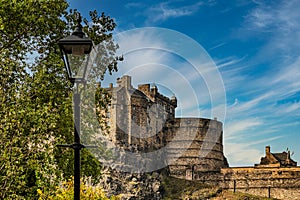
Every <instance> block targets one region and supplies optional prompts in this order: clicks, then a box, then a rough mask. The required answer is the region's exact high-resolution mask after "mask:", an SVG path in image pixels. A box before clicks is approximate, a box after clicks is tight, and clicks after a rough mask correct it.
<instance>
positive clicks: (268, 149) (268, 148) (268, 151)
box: [266, 146, 271, 157]
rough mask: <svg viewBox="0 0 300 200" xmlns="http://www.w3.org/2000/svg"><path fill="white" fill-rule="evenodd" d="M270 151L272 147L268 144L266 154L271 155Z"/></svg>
mask: <svg viewBox="0 0 300 200" xmlns="http://www.w3.org/2000/svg"><path fill="white" fill-rule="evenodd" d="M270 153H271V147H270V146H266V156H267V157H269V155H270Z"/></svg>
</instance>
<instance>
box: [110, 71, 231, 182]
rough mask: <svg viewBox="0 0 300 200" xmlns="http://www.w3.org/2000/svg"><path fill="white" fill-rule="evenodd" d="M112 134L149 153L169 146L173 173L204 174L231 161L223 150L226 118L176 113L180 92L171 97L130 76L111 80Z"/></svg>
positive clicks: (120, 141) (188, 176) (126, 145)
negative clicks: (136, 85) (135, 84)
mask: <svg viewBox="0 0 300 200" xmlns="http://www.w3.org/2000/svg"><path fill="white" fill-rule="evenodd" d="M106 90H107V91H108V92H109V93H110V94H111V96H112V100H111V105H110V111H109V116H110V121H109V124H110V138H112V141H113V142H115V143H116V144H118V145H120V146H122V147H123V148H125V149H127V150H132V149H135V150H137V151H143V152H149V151H154V150H156V149H160V148H162V147H166V146H167V150H166V162H167V165H168V167H169V170H170V173H171V175H173V176H176V177H179V178H185V179H201V178H203V174H204V173H206V174H207V173H214V172H220V169H221V168H223V167H228V163H227V160H226V158H225V157H224V154H223V128H222V123H221V122H219V121H217V120H216V119H214V120H211V119H204V118H176V117H175V108H176V107H177V99H176V97H175V96H172V97H171V98H168V97H166V96H164V95H162V94H160V93H159V91H158V88H157V87H156V86H155V85H152V86H150V84H143V85H139V86H138V89H135V88H134V87H133V86H132V84H131V77H130V76H127V75H125V76H123V77H122V78H119V79H118V80H117V86H116V87H113V84H110V87H109V88H106Z"/></svg>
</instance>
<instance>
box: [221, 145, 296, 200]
mask: <svg viewBox="0 0 300 200" xmlns="http://www.w3.org/2000/svg"><path fill="white" fill-rule="evenodd" d="M221 174H222V176H221V177H222V178H221V180H220V183H219V184H220V186H221V187H222V188H223V189H227V190H232V191H239V192H244V193H249V194H254V195H259V196H264V197H269V198H270V197H272V198H277V199H286V200H294V199H300V167H297V162H295V161H294V160H292V159H291V155H290V152H289V151H287V152H285V151H284V152H282V153H271V147H270V146H266V156H264V157H262V158H261V162H260V164H255V165H254V167H230V168H223V169H221Z"/></svg>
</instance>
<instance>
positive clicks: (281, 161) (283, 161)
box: [255, 146, 297, 167]
mask: <svg viewBox="0 0 300 200" xmlns="http://www.w3.org/2000/svg"><path fill="white" fill-rule="evenodd" d="M255 166H257V167H293V166H297V162H295V161H294V160H292V159H291V154H290V151H287V152H285V151H284V152H282V153H271V147H270V146H266V156H265V157H262V158H261V161H260V164H256V165H255Z"/></svg>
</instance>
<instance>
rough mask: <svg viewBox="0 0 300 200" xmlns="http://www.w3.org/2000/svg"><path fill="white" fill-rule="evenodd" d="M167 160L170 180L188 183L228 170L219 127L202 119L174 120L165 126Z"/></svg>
mask: <svg viewBox="0 0 300 200" xmlns="http://www.w3.org/2000/svg"><path fill="white" fill-rule="evenodd" d="M166 127H167V130H166V134H165V135H166V137H167V138H166V141H167V144H168V151H167V160H168V166H169V169H170V173H171V175H172V176H175V177H178V178H184V179H189V180H199V179H203V176H204V174H209V173H211V172H220V169H221V167H228V165H227V163H226V161H225V158H224V155H223V143H222V141H223V140H222V137H223V132H222V130H223V129H222V123H221V122H219V121H217V120H210V119H203V118H177V119H175V120H174V121H172V122H170V123H168V124H167V126H166Z"/></svg>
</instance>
